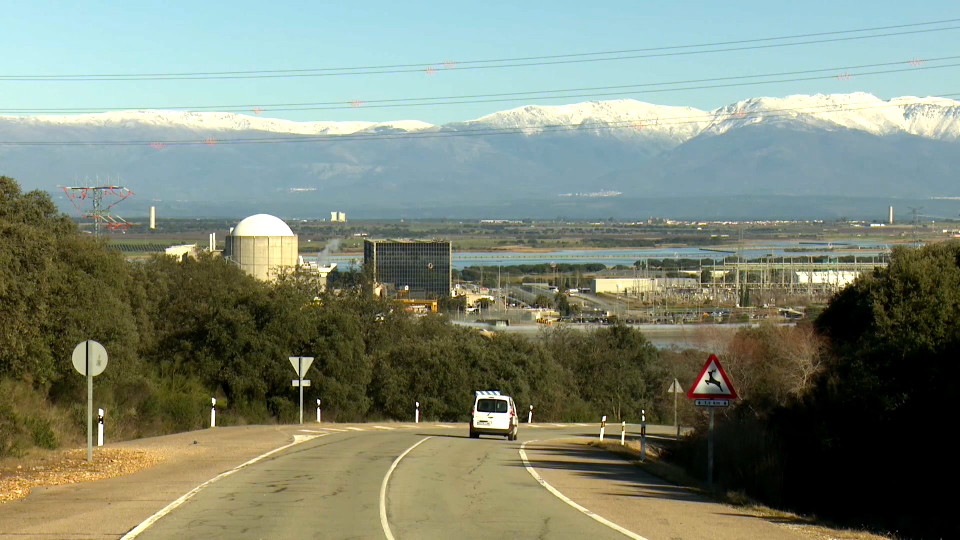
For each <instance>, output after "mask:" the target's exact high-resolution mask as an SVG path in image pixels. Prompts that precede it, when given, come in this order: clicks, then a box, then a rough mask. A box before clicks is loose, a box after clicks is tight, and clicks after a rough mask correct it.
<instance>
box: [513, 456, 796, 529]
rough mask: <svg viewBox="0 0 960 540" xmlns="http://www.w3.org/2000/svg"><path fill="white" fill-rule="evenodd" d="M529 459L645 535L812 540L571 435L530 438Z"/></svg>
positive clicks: (584, 501) (589, 504)
mask: <svg viewBox="0 0 960 540" xmlns="http://www.w3.org/2000/svg"><path fill="white" fill-rule="evenodd" d="M526 453H527V456H528V459H529V460H530V464H531V465H532V466H533V468H534V469H535V470H536V471H537V473H539V475H540V476H541V477H542V478H543V479H544V480H545V481H546V482H547V483H549V484H550V485H552V486H553V487H554V488H555V489H556V490H557V491H559V492H560V493H562V494H563V495H565V496H566V497H568V498H570V499H571V500H573V501H574V502H576V503H577V504H579V505H581V506H583V507H585V508H587V509H589V510H590V511H591V512H593V513H596V514H597V515H600V516H602V517H604V518H605V519H607V520H609V521H611V522H613V523H616V524H617V525H619V526H621V527H623V528H625V529H627V530H630V531H633V532H634V533H636V534H639V535H641V536H643V537H646V538H651V539H653V538H711V539H712V540H749V539H757V540H809V538H810V537H809V536H806V535H804V534H802V533H801V532H799V531H797V530H793V529H791V528H790V527H787V526H784V525H782V524H779V523H775V522H774V521H773V520H770V519H768V518H765V517H760V516H756V515H754V514H752V513H749V512H745V511H743V510H740V509H737V508H734V507H731V506H728V505H724V504H720V503H717V502H715V501H713V500H711V499H709V498H707V497H705V496H703V495H702V494H700V493H698V492H697V491H696V490H694V489H691V488H687V487H683V486H676V485H673V484H670V483H668V482H666V481H663V480H661V479H659V478H657V477H654V476H652V475H650V474H648V473H646V472H644V471H643V470H641V469H640V468H638V467H634V466H633V465H631V464H630V463H629V462H627V461H624V460H623V459H621V458H620V457H618V456H616V455H613V454H611V453H609V452H605V451H603V450H601V449H598V448H592V447H589V446H586V445H584V444H582V443H579V442H577V441H573V440H556V441H540V442H531V443H529V444H527V445H526Z"/></svg>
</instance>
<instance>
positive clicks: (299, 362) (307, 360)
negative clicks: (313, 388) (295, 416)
mask: <svg viewBox="0 0 960 540" xmlns="http://www.w3.org/2000/svg"><path fill="white" fill-rule="evenodd" d="M290 363H291V364H293V369H294V370H295V371H296V372H297V378H296V379H295V380H294V381H293V386H299V387H300V423H301V424H303V387H304V386H310V381H308V380H305V379H304V378H303V376H304V375H306V373H307V370H308V369H310V364H312V363H313V357H312V356H291V357H290Z"/></svg>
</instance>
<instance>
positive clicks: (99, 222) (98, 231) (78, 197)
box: [62, 178, 133, 238]
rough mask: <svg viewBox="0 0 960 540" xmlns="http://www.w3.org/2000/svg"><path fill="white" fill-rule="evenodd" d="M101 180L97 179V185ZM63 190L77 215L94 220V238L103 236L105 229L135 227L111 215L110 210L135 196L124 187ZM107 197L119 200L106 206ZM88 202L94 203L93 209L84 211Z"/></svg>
mask: <svg viewBox="0 0 960 540" xmlns="http://www.w3.org/2000/svg"><path fill="white" fill-rule="evenodd" d="M99 180H100V179H99V178H97V182H96V183H97V184H99V183H100V182H99ZM62 189H63V192H64V193H65V194H66V195H67V199H68V200H69V201H70V204H72V205H73V207H74V208H75V209H76V210H77V213H78V214H80V217H82V218H88V219H92V220H93V235H94V237H96V238H100V237H101V236H102V235H103V230H104V229H107V230H111V231H117V230H123V231H125V230H127V229H129V228H130V227H131V226H132V225H133V224H132V223H130V222H129V221H127V220H125V219H123V218H122V217H120V216H114V215H113V214H111V213H110V210H111V209H113V207H114V206H116V205H118V204H120V202H121V201H124V200H126V199H128V198H130V197H132V196H133V192H132V191H130V190H129V189H127V188H125V187H123V186H113V185H104V186H99V185H93V186H86V187H63V188H62ZM107 196H109V197H116V198H117V200H115V201H113V202H111V203H108V204H106V206H104V198H105V197H107ZM87 201H90V202H91V203H92V204H91V206H92V208H91V209H90V210H85V209H84V207H85V206H86V203H87Z"/></svg>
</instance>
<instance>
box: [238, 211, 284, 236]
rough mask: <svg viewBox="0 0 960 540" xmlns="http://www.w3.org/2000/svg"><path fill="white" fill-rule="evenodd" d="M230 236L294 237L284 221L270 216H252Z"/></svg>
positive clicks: (240, 224) (241, 223) (239, 224)
mask: <svg viewBox="0 0 960 540" xmlns="http://www.w3.org/2000/svg"><path fill="white" fill-rule="evenodd" d="M230 236H294V234H293V231H292V230H290V227H289V226H288V225H287V224H286V223H284V221H283V220H282V219H280V218H278V217H276V216H271V215H270V214H257V215H254V216H250V217H248V218H246V219H244V220H243V221H241V222H240V223H237V226H236V227H234V228H233V230H231V231H230Z"/></svg>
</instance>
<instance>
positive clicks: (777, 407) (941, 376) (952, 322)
mask: <svg viewBox="0 0 960 540" xmlns="http://www.w3.org/2000/svg"><path fill="white" fill-rule="evenodd" d="M958 321H960V242H950V243H943V244H934V245H929V246H926V247H923V248H919V249H915V248H905V247H901V248H895V249H894V251H893V254H892V260H891V262H890V265H889V266H887V267H886V268H882V269H880V268H878V269H876V270H875V271H874V272H873V273H872V274H869V275H864V276H861V277H860V278H859V279H857V281H856V282H855V283H854V284H853V285H851V286H850V287H847V288H846V289H844V290H842V291H841V292H840V293H838V294H837V295H836V296H835V297H834V298H833V299H832V301H831V302H830V305H829V306H828V307H827V308H826V309H825V310H824V311H823V312H822V313H821V315H820V316H819V318H818V319H817V320H816V323H815V331H816V332H817V334H818V335H819V336H820V338H819V339H820V340H821V341H819V345H817V346H819V347H823V348H824V354H818V355H815V356H812V357H811V358H815V359H816V360H817V362H819V364H818V365H811V364H809V363H808V362H800V363H797V362H793V361H790V360H789V359H788V358H783V357H781V356H779V355H777V354H774V353H773V352H771V351H770V343H765V342H763V341H762V340H761V341H760V342H758V343H757V344H756V345H757V346H758V347H759V351H760V353H761V355H762V356H763V357H764V358H765V359H766V361H765V362H764V364H765V369H764V370H758V369H751V370H748V371H747V372H741V373H733V374H731V376H732V377H733V378H734V381H735V383H736V381H737V380H738V379H740V380H744V379H743V378H744V377H746V376H750V375H751V374H752V376H753V377H756V376H758V375H760V374H762V373H767V374H773V375H775V372H776V371H777V370H780V369H782V367H783V366H788V367H790V366H792V367H793V368H794V369H795V368H797V367H801V366H802V367H801V369H800V370H799V371H797V373H798V374H803V377H802V379H803V380H804V381H805V382H804V384H803V385H801V386H797V387H793V388H790V387H781V388H780V389H779V390H777V391H766V392H761V393H751V392H748V393H746V394H744V395H743V398H744V399H743V400H742V403H739V404H738V406H737V407H736V408H734V409H733V410H731V411H729V412H727V413H726V414H725V415H724V417H723V418H721V419H720V421H719V422H718V425H717V434H716V443H717V446H716V471H717V474H718V478H717V479H718V480H719V483H720V484H721V485H722V486H723V487H724V488H726V489H733V490H742V491H744V492H746V494H747V495H750V496H752V497H755V498H758V499H760V500H763V501H764V502H766V503H767V504H771V505H774V506H778V507H783V508H790V509H793V510H797V511H800V512H805V513H813V514H816V515H818V516H821V517H826V518H830V519H833V520H837V521H839V522H843V523H847V524H850V525H855V526H862V525H864V524H866V525H868V526H874V527H877V528H879V529H881V530H886V531H893V532H895V533H896V534H897V535H898V536H902V537H909V538H957V537H960V525H958V523H957V521H956V520H955V519H953V517H952V512H953V506H954V504H953V502H954V500H955V498H954V497H953V496H951V495H950V494H949V493H950V492H949V489H950V487H951V486H953V485H956V483H957V481H958V480H960V473H958V472H957V468H956V467H954V466H953V457H954V455H953V445H952V444H949V443H948V440H949V437H950V433H951V431H952V424H953V420H952V418H951V414H952V413H953V407H951V402H952V401H953V400H954V397H955V393H954V392H953V391H952V390H953V388H954V387H955V382H954V381H955V380H956V379H957V376H956V373H957V371H958V370H957V369H956V367H955V366H956V361H957V359H958V358H960V324H958ZM777 342H778V343H780V345H779V346H778V347H779V348H780V349H781V350H789V349H791V348H790V347H784V346H783V345H784V342H783V341H782V340H777ZM815 343H816V342H814V344H815ZM792 349H793V350H794V352H795V355H796V356H803V355H804V354H809V352H810V351H809V350H808V351H804V350H803V348H802V347H800V346H795V347H792ZM734 357H735V355H734ZM728 371H730V370H729V369H728ZM776 379H778V377H776V376H774V377H773V379H771V380H776ZM769 388H770V389H776V385H772V386H770V387H769ZM705 449H706V445H705V430H704V429H702V428H701V430H700V431H699V432H698V433H697V434H696V436H694V437H692V438H691V439H690V440H688V441H687V444H686V445H684V446H683V447H682V448H681V449H680V450H679V451H678V452H677V453H676V454H675V455H674V456H673V458H674V459H676V460H679V461H680V462H682V463H684V464H685V465H686V466H687V467H688V468H690V469H691V470H694V471H697V472H698V474H700V475H704V474H705V471H704V469H705V466H706V456H705V453H706V450H705Z"/></svg>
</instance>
